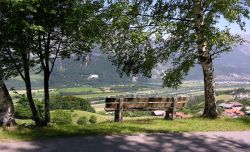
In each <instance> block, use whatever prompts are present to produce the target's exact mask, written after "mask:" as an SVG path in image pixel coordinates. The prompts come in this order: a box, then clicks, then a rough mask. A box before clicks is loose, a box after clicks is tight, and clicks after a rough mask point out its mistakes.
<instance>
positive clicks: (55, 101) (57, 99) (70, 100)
mask: <svg viewBox="0 0 250 152" xmlns="http://www.w3.org/2000/svg"><path fill="white" fill-rule="evenodd" d="M50 109H51V110H56V109H65V110H70V109H75V110H83V111H88V112H95V109H94V108H93V107H92V106H91V104H90V102H89V101H88V100H86V99H82V98H78V97H73V96H66V97H62V96H60V95H55V96H51V97H50Z"/></svg>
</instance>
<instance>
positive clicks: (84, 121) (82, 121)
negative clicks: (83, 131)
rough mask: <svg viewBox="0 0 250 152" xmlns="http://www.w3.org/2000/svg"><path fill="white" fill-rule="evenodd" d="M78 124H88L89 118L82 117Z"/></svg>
mask: <svg viewBox="0 0 250 152" xmlns="http://www.w3.org/2000/svg"><path fill="white" fill-rule="evenodd" d="M76 123H77V124H78V125H86V124H87V123H88V119H87V118H86V117H85V116H82V117H80V118H79V119H78V120H77V122H76Z"/></svg>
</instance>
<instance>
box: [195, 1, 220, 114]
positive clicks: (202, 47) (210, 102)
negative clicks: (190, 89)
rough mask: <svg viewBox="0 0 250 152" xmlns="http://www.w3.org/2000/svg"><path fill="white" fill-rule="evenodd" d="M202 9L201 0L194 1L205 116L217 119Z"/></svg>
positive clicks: (212, 73)
mask: <svg viewBox="0 0 250 152" xmlns="http://www.w3.org/2000/svg"><path fill="white" fill-rule="evenodd" d="M202 7H203V4H202V1H201V0H193V10H194V13H195V14H194V21H195V25H194V29H195V32H196V35H197V41H196V44H197V49H198V56H199V62H200V64H201V66H202V69H203V76H204V91H205V108H204V113H203V116H204V117H209V118H216V117H217V114H218V112H217V108H216V99H215V86H214V68H213V62H212V58H211V57H210V54H209V50H208V48H207V41H206V38H205V34H206V33H205V31H204V13H203V8H202Z"/></svg>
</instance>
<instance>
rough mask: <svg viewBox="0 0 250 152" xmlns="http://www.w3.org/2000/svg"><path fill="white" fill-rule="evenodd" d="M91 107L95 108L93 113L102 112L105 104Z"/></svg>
mask: <svg viewBox="0 0 250 152" xmlns="http://www.w3.org/2000/svg"><path fill="white" fill-rule="evenodd" d="M92 107H94V108H95V111H96V112H99V111H104V107H105V103H101V104H93V105H92Z"/></svg>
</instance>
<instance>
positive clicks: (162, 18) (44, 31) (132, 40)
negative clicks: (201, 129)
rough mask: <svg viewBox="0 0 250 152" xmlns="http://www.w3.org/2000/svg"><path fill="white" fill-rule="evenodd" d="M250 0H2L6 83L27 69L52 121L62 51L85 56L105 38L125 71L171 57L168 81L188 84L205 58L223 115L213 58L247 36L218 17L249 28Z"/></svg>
mask: <svg viewBox="0 0 250 152" xmlns="http://www.w3.org/2000/svg"><path fill="white" fill-rule="evenodd" d="M248 6H249V3H248V2H247V1H243V0H241V1H239V0H229V1H227V3H225V2H224V1H221V0H217V1H212V0H156V1H148V0H136V1H135V0H131V1H110V0H107V1H105V0H103V1H81V0H22V1H19V0H11V1H1V2H0V51H1V52H0V61H1V62H0V64H1V66H0V72H1V73H0V76H1V77H0V79H1V80H2V81H1V83H2V84H4V79H7V78H9V77H11V76H15V75H17V74H18V75H20V76H21V77H22V79H23V80H24V82H25V86H26V95H27V98H28V101H29V105H30V109H31V111H32V114H33V119H34V120H35V122H36V124H37V125H48V124H49V123H50V113H49V79H50V75H51V73H52V71H53V67H54V64H55V61H56V59H57V58H58V57H60V58H62V59H63V58H69V57H71V56H72V55H74V56H77V57H78V58H79V59H81V58H82V57H84V56H85V55H86V54H88V53H91V49H92V48H93V47H94V46H96V45H97V44H101V46H102V50H103V51H104V52H105V53H107V54H108V56H109V57H110V60H111V61H112V62H113V63H114V64H115V65H116V66H117V69H118V71H119V72H120V73H121V74H124V73H125V74H127V75H129V76H131V75H132V76H134V75H137V74H139V73H142V74H143V75H145V76H147V77H150V76H151V71H152V69H153V68H154V67H156V66H157V65H158V64H166V65H167V64H169V63H171V67H170V68H169V69H168V70H166V71H165V73H163V86H167V87H177V86H178V85H180V84H181V82H182V80H183V78H184V76H186V75H187V74H188V71H189V69H190V68H191V67H193V66H194V65H195V64H197V63H198V64H200V65H201V66H202V69H203V75H204V89H205V108H204V114H203V116H204V117H211V118H216V116H217V110H216V100H215V88H214V75H213V72H214V67H213V59H214V58H216V57H218V55H219V54H220V53H222V52H225V51H230V50H231V48H232V46H233V45H235V44H237V43H242V42H243V40H242V39H241V38H240V36H239V35H232V34H231V33H230V29H229V28H224V29H219V28H218V27H217V23H218V22H219V19H220V18H224V19H225V20H227V21H228V22H230V23H233V22H234V23H237V24H238V25H239V26H240V28H241V29H242V30H244V26H245V24H244V21H243V20H242V18H244V17H245V18H249V7H248ZM33 69H36V72H38V73H39V72H43V75H44V104H45V120H44V121H42V120H41V118H39V116H38V113H37V109H36V107H35V104H34V100H33V97H32V86H31V78H30V72H31V70H33ZM1 88H2V87H1ZM0 101H1V99H0ZM1 102H2V101H1ZM5 111H6V110H5Z"/></svg>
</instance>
